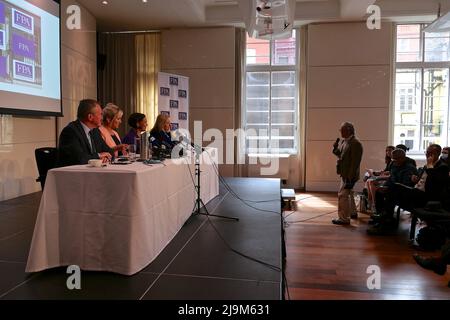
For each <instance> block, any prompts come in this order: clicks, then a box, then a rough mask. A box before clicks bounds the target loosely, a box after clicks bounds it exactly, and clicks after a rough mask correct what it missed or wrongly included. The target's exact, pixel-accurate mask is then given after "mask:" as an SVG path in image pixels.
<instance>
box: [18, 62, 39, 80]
mask: <svg viewBox="0 0 450 320" xmlns="http://www.w3.org/2000/svg"><path fill="white" fill-rule="evenodd" d="M14 78H15V79H18V80H24V81H29V82H34V67H33V66H32V65H31V64H28V63H25V62H21V61H17V60H14Z"/></svg>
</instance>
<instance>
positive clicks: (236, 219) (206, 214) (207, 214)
mask: <svg viewBox="0 0 450 320" xmlns="http://www.w3.org/2000/svg"><path fill="white" fill-rule="evenodd" d="M200 202H201V204H202V205H203V208H204V209H205V211H206V213H200V214H203V215H205V216H209V217H217V218H222V219H228V220H234V221H239V219H238V218H234V217H225V216H220V215H217V214H209V212H208V209H207V208H206V206H205V203H204V202H203V200H202V199H200Z"/></svg>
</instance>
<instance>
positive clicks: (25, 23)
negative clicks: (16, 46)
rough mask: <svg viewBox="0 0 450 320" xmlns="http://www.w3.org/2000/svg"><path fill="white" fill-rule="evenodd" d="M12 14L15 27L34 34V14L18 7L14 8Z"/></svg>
mask: <svg viewBox="0 0 450 320" xmlns="http://www.w3.org/2000/svg"><path fill="white" fill-rule="evenodd" d="M12 16H13V21H12V25H13V27H14V28H16V29H19V30H21V31H24V32H27V33H29V34H34V18H33V17H32V16H30V15H28V14H26V13H24V12H21V11H19V10H16V9H12Z"/></svg>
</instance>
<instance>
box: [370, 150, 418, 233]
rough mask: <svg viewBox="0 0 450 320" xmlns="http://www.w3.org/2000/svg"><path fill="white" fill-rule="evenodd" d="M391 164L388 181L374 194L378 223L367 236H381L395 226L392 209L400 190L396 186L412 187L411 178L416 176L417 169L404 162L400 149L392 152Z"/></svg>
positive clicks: (403, 152) (404, 156)
mask: <svg viewBox="0 0 450 320" xmlns="http://www.w3.org/2000/svg"><path fill="white" fill-rule="evenodd" d="M392 163H393V164H392V167H391V171H390V174H389V178H388V180H387V181H386V183H385V184H384V186H383V188H381V189H379V190H378V191H377V193H376V211H377V214H378V217H379V222H378V224H376V225H375V226H374V227H373V228H370V229H368V230H367V232H368V233H369V234H383V233H384V232H386V231H388V230H389V229H390V228H391V227H393V226H394V225H395V224H394V221H393V215H394V208H395V205H396V202H397V199H398V197H399V195H398V193H399V192H400V190H401V189H400V188H401V187H399V186H398V185H397V184H399V183H400V184H402V185H405V186H409V187H412V186H414V183H413V182H412V177H413V176H414V175H417V169H416V167H414V166H413V165H412V164H411V163H408V162H407V161H406V153H405V151H403V150H402V149H395V150H394V151H392Z"/></svg>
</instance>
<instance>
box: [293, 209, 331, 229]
mask: <svg viewBox="0 0 450 320" xmlns="http://www.w3.org/2000/svg"><path fill="white" fill-rule="evenodd" d="M336 212H338V211H337V210H335V211H332V212H328V213H324V214H321V215H318V216H315V217H312V218H308V219H305V220H298V221H292V222H290V221H286V223H287V224H288V225H290V224H297V223H302V222H307V221H311V220H315V219H317V218H321V217H325V216H328V215H330V214H332V213H336Z"/></svg>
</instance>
